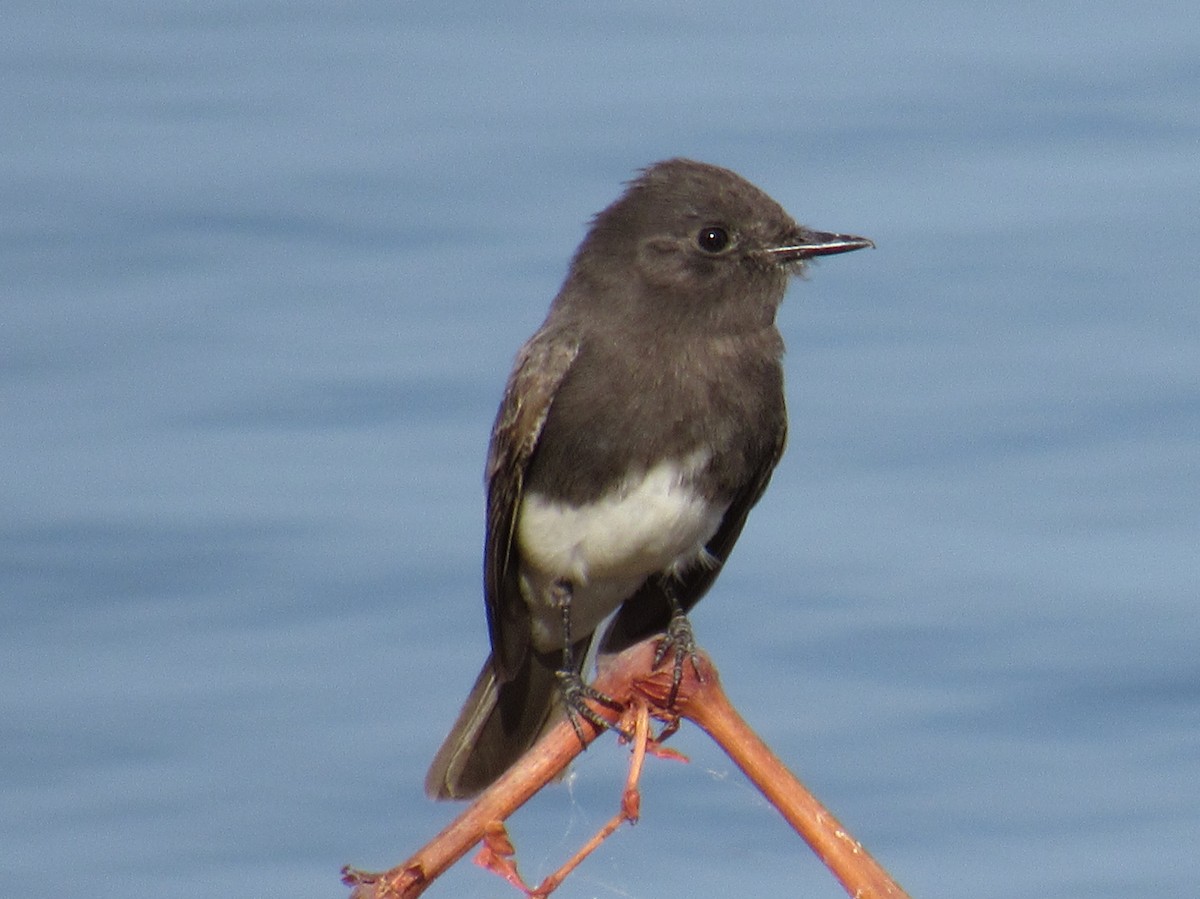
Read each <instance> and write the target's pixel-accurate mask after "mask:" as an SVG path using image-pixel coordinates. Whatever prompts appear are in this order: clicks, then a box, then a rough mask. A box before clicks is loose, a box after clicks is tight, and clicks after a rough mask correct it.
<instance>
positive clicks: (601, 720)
mask: <svg viewBox="0 0 1200 899" xmlns="http://www.w3.org/2000/svg"><path fill="white" fill-rule="evenodd" d="M557 676H558V689H559V692H560V693H561V694H562V699H563V706H564V708H566V710H567V718H568V719H569V720H570V722H571V727H573V728H575V736H577V737H579V742H580V744H581V745H582V746H584V747H585V748H586V746H587V739H586V738H585V736H584V733H583V725H582V724H581V723H580V721H581V719H584V720H586V721H587V722H588V723H589V724H591V725H592V726H593V727H594V728H596V730H598V731H605V730H608V729H609V728H610V727H613V726H614V725H613V724H612V723H611V722H609V721H608V720H607V719H606V718H605V717H604V716H603V715H601V714H599V713H598V712H597V711H596V710H595V709H593V708H592V707H591V706H590V705H588V700H589V699H590V700H592V701H593V702H598V703H600V704H601V705H603V706H607V707H608V708H610V709H613V710H615V711H618V712H619V711H622V710H623V709H624V708H625V707H624V706H623V705H621V703H619V702H617V701H616V700H615V699H613V698H612V697H611V696H609V695H608V694H607V693H601V692H600V691H599V690H597V689H596V688H595V687H593V686H592V685H591V684H588V683H584V680H583V678H582V677H581V676H580V675H579V674H578V673H577V672H576V671H573V670H567V671H559V672H558V673H557Z"/></svg>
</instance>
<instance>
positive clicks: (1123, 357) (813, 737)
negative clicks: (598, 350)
mask: <svg viewBox="0 0 1200 899" xmlns="http://www.w3.org/2000/svg"><path fill="white" fill-rule="evenodd" d="M0 83H3V85H4V87H3V90H2V91H0V122H3V126H2V128H0V172H2V176H0V415H2V419H0V420H2V427H0V893H2V894H3V895H5V896H14V897H15V896H30V895H38V896H41V895H54V896H61V897H73V896H88V897H93V899H108V897H112V899H116V897H120V899H142V897H158V896H162V895H171V896H177V897H217V896H230V895H241V896H254V897H258V896H264V897H266V896H281V897H283V896H286V897H328V896H333V897H337V896H341V895H344V894H345V891H344V888H343V887H342V886H341V885H340V884H339V883H338V881H337V874H338V869H339V867H340V866H341V865H342V864H343V863H346V862H352V863H355V864H358V865H361V866H364V867H367V868H371V867H386V866H388V865H391V864H394V863H397V862H399V861H400V860H402V859H403V858H404V857H405V856H407V854H408V853H409V852H411V851H412V850H414V849H415V848H416V847H417V846H418V845H420V844H421V843H422V842H423V841H424V840H425V839H426V838H427V837H428V836H429V835H431V834H432V833H433V832H435V831H436V830H437V829H438V828H439V827H440V826H441V825H442V824H443V823H445V822H446V821H447V820H448V819H449V816H450V815H451V814H452V812H453V811H454V807H453V806H447V805H439V804H434V803H431V802H429V801H427V800H426V799H425V798H424V797H423V795H422V791H421V782H422V778H423V775H424V770H425V766H426V765H427V763H428V761H429V759H430V757H431V755H432V753H433V751H434V749H435V747H436V746H437V744H438V742H439V740H440V738H441V736H442V734H443V733H444V732H445V730H446V728H447V727H448V726H449V724H450V722H451V720H452V718H453V716H454V714H455V712H456V711H457V708H458V705H459V702H460V701H461V699H462V697H463V695H464V694H465V691H466V689H467V687H468V685H469V683H470V681H471V679H472V678H473V676H474V674H475V671H476V669H477V667H478V665H479V663H480V661H481V660H482V658H483V656H484V654H485V652H486V635H485V629H484V621H483V612H482V603H481V598H480V586H479V568H480V545H481V539H482V527H483V524H482V521H483V515H482V498H483V493H482V484H481V468H482V461H483V453H484V447H485V443H486V439H487V432H488V429H489V426H490V423H491V417H492V414H493V411H494V408H495V404H496V402H497V400H498V398H499V392H500V389H501V386H502V384H503V379H504V377H505V375H506V374H507V371H508V368H509V364H510V361H511V358H512V355H513V353H514V351H515V350H516V348H517V346H518V345H519V344H520V342H521V341H522V340H523V339H524V337H525V336H526V335H527V334H528V333H530V332H531V331H532V330H533V329H534V328H535V327H536V326H537V324H538V323H539V322H540V320H541V317H542V315H543V314H544V311H545V308H546V305H547V303H548V302H549V300H550V298H551V296H552V295H553V294H554V292H555V290H556V289H557V286H558V284H559V282H560V280H561V277H562V275H563V273H564V270H565V266H566V262H567V260H568V258H569V256H570V254H571V252H572V250H573V249H574V247H575V245H576V244H577V242H578V241H579V239H580V237H581V236H582V234H583V231H584V228H585V226H586V222H587V219H588V217H589V216H590V215H591V214H592V213H594V212H595V211H597V210H598V209H600V208H602V207H603V206H604V205H606V204H607V203H608V202H609V201H610V200H611V199H612V198H613V197H615V196H616V194H617V193H618V191H619V190H620V184H621V182H622V181H623V180H625V179H627V178H629V177H631V176H632V175H633V174H634V172H635V170H636V169H637V168H638V167H639V166H642V165H645V164H647V163H649V162H652V161H654V160H657V159H661V158H665V157H668V156H674V155H688V156H692V157H696V158H700V159H704V160H707V161H711V162H716V163H719V164H723V165H727V166H730V167H732V168H734V169H736V170H738V171H740V172H742V173H743V174H744V175H746V176H747V177H749V178H750V179H751V180H753V181H755V182H756V183H758V184H760V185H761V186H762V187H763V188H764V189H766V190H767V191H768V192H769V193H771V194H772V195H773V196H775V197H776V198H777V199H778V200H779V201H780V202H781V203H783V205H784V206H785V207H787V208H788V209H789V210H790V211H791V212H792V213H793V214H794V215H795V216H796V217H797V218H799V219H800V220H801V221H804V222H806V223H808V224H810V225H813V226H815V227H819V228H822V229H827V230H843V231H850V232H854V233H860V234H865V235H868V236H870V237H872V238H874V239H875V240H876V242H877V243H878V249H877V250H875V251H874V252H862V253H856V254H853V255H851V256H844V257H838V258H836V259H831V260H826V261H824V262H823V263H822V264H820V265H818V266H815V267H814V269H813V271H812V274H811V277H810V278H809V279H808V280H807V281H804V282H800V283H796V284H795V285H794V286H793V288H792V290H791V293H790V294H789V298H788V300H787V302H786V303H785V305H784V308H783V310H782V312H781V317H780V324H781V328H782V330H783V332H784V334H785V337H786V338H787V341H788V345H789V355H788V360H787V363H788V388H789V401H790V411H791V421H792V439H791V444H790V447H789V450H788V453H787V455H786V457H785V459H784V461H783V463H782V464H781V466H780V469H779V472H778V474H777V475H776V478H775V481H774V483H773V484H772V488H771V490H770V492H769V494H768V496H767V497H766V498H765V499H764V500H763V502H762V503H761V505H760V507H759V508H758V509H757V510H756V511H755V513H754V515H753V516H752V517H751V519H750V522H749V525H748V527H747V528H746V531H745V533H744V535H743V537H742V539H741V542H740V544H739V545H738V547H737V550H736V552H735V553H734V555H733V558H732V560H731V562H730V564H729V566H728V567H727V569H726V571H725V572H724V574H723V576H722V577H721V579H720V581H719V582H718V585H717V587H716V589H715V590H714V591H713V593H712V594H711V595H710V596H709V597H708V598H707V599H706V600H705V602H704V603H702V604H701V605H700V606H699V607H698V609H697V611H696V614H695V615H694V624H695V626H696V629H697V632H698V635H699V637H700V639H701V642H702V643H703V645H704V646H705V647H706V648H707V649H708V650H709V651H710V652H711V653H712V655H713V656H714V658H715V660H716V661H717V664H718V665H719V666H720V667H721V669H722V671H723V673H724V678H725V681H726V683H727V687H728V689H729V691H730V693H731V694H732V695H733V697H734V699H735V700H736V701H737V702H738V703H739V705H740V707H741V708H742V710H743V712H744V713H745V714H746V716H747V717H748V718H749V719H750V720H751V722H752V723H754V724H755V725H756V726H757V727H758V728H759V729H760V730H761V732H762V733H763V735H764V736H765V737H766V738H767V740H768V741H769V742H770V743H771V744H772V745H773V746H774V748H775V749H776V750H777V751H778V753H779V754H780V755H781V756H782V757H783V758H784V759H785V760H786V761H787V762H788V764H789V765H791V766H792V767H793V768H794V769H795V770H796V771H797V772H798V773H800V775H801V776H802V777H803V778H804V779H805V780H806V781H807V782H808V784H809V785H810V786H811V787H812V788H813V789H814V790H815V792H816V793H817V794H818V795H819V796H820V797H821V798H822V799H823V800H824V801H825V802H826V803H827V804H828V805H829V806H830V808H831V809H832V810H833V811H834V812H835V813H836V814H837V815H839V816H840V817H841V818H842V820H843V821H844V822H845V824H846V825H847V826H848V827H849V828H850V829H851V830H852V831H853V832H854V834H855V835H856V836H857V837H859V838H860V839H861V840H862V841H863V842H864V843H865V844H866V845H867V846H868V848H870V850H871V851H872V852H873V853H874V854H875V855H876V856H877V857H878V858H879V859H880V860H881V861H882V862H883V863H884V864H885V865H886V866H887V867H888V868H889V869H890V870H891V871H892V872H893V873H894V874H895V875H896V876H897V878H898V879H899V880H900V881H901V882H902V883H903V884H904V885H905V886H906V887H907V888H908V889H909V890H910V891H911V893H912V894H913V895H914V896H918V897H947V899H949V897H960V896H964V895H970V896H973V897H995V899H1001V897H1005V899H1009V897H1046V896H1057V897H1066V896H1080V897H1089V899H1103V897H1112V899H1118V897H1119V899H1128V897H1143V896H1147V897H1148V896H1154V897H1157V899H1164V897H1194V896H1195V895H1197V887H1196V884H1197V882H1200V851H1197V847H1200V623H1198V622H1200V615H1198V610H1197V605H1198V599H1200V589H1198V587H1200V465H1198V461H1200V302H1198V300H1200V296H1198V292H1197V284H1198V282H1200V277H1198V276H1200V263H1198V260H1200V252H1198V250H1197V247H1200V215H1198V214H1197V211H1198V209H1200V24H1198V20H1197V17H1196V13H1195V9H1194V4H1191V3H1182V2H1181V3H1162V4H1152V5H1149V6H1147V5H1146V4H1133V3H1121V2H1113V0H1100V2H1089V3H1082V2H1066V3H1059V4H1044V3H1043V4H1026V3H1021V4H1013V5H1008V6H1006V5H1003V4H998V5H997V4H993V5H991V6H985V5H980V4H954V3H949V2H944V0H943V2H931V3H921V4H918V3H911V2H899V3H889V4H883V3H870V2H868V3H865V4H842V5H829V4H794V3H782V2H766V0H763V2H747V3H742V4H716V3H704V2H701V3H695V2H693V3H658V4H642V3H628V2H626V3H613V4H588V5H583V4H579V5H568V4H555V3H497V4H467V3H461V2H441V3H437V4H434V3H425V2H405V0H388V2H376V0H367V2H345V3H327V2H326V3H314V2H310V0H294V2H288V3H280V2H261V0H239V2H236V3H234V2H214V3H207V4H199V3H182V2H178V3H147V2H137V0H113V2H86V3H84V2H78V0H65V2H62V3H58V4H44V3H31V2H23V0H16V2H11V3H9V4H8V7H7V13H6V15H5V27H4V29H3V31H2V33H0ZM676 746H677V748H680V749H681V750H683V751H686V752H688V753H689V754H690V755H691V756H692V757H693V762H692V764H691V765H689V766H675V765H669V764H665V763H663V764H658V765H655V766H653V768H652V770H651V771H650V773H649V774H648V778H647V784H646V788H647V794H646V797H645V800H644V812H645V820H644V821H643V822H642V823H641V824H640V825H638V826H637V827H636V828H634V829H632V830H626V831H624V832H622V833H620V834H619V835H618V836H616V837H615V838H614V839H613V840H612V841H611V843H610V844H609V845H608V846H606V847H605V848H604V849H602V850H601V852H600V853H599V855H598V856H596V857H595V858H594V859H592V860H590V861H589V862H588V863H586V864H585V865H584V866H583V867H582V868H581V869H580V870H579V871H578V872H577V873H576V874H575V876H574V877H573V878H572V879H571V880H570V881H569V882H568V884H567V886H566V887H564V888H563V891H562V893H561V895H563V896H596V897H664V896H687V895H710V896H731V895H741V896H750V895H753V896H767V895H780V896H782V895H805V896H829V897H836V896H840V895H842V892H841V890H840V888H839V887H838V886H837V885H836V883H835V882H834V881H833V880H832V878H830V876H829V875H828V874H827V872H825V870H824V869H823V868H822V867H821V866H820V864H819V863H817V862H816V861H815V860H814V859H813V858H812V856H811V855H810V854H809V853H808V851H807V849H806V848H805V847H804V846H803V845H802V844H800V842H799V841H798V840H797V839H796V838H795V837H794V836H793V835H792V834H791V833H790V832H789V831H788V830H787V828H786V827H785V826H784V825H783V824H782V822H781V821H780V820H779V819H778V817H777V816H776V815H775V813H774V812H773V811H772V810H771V809H770V808H769V807H767V806H766V805H765V804H764V802H763V801H762V800H761V799H760V798H758V797H757V795H756V794H754V793H753V792H752V790H751V789H750V788H749V787H748V786H747V785H746V784H745V782H744V781H743V779H742V778H741V776H740V774H738V773H737V772H736V770H733V769H732V766H731V765H730V763H729V762H728V761H726V760H725V759H724V758H723V757H722V756H720V755H719V754H718V753H717V752H716V751H715V750H713V749H712V748H711V747H710V746H709V745H708V744H707V743H706V741H705V740H704V739H702V738H701V737H700V736H699V735H698V734H697V733H696V732H695V731H694V730H685V732H684V733H682V734H681V735H680V736H679V737H678V739H677V741H676ZM624 757H625V756H624V753H623V751H622V750H619V749H617V748H616V747H615V745H613V744H612V743H611V742H610V743H608V744H605V745H602V746H600V747H597V748H596V749H594V750H593V751H591V752H589V753H588V754H587V757H586V758H585V760H584V762H583V763H582V764H580V765H579V766H577V771H576V774H575V776H574V777H573V779H572V781H571V782H570V784H569V785H567V786H564V787H560V788H558V789H555V790H552V791H550V792H549V793H548V794H547V795H546V796H544V797H542V798H540V799H539V800H538V802H537V803H535V806H534V808H532V809H530V810H529V811H527V812H525V813H523V814H522V815H520V816H518V818H517V819H516V820H515V821H514V824H513V834H514V837H515V838H516V840H517V842H518V845H519V848H520V850H521V855H520V860H521V863H522V865H523V867H524V869H525V870H526V872H527V874H528V875H529V877H530V878H531V879H534V880H536V879H538V878H539V877H540V876H542V875H543V874H545V873H546V872H547V871H548V870H550V869H552V868H553V867H554V865H555V864H556V863H557V861H558V860H560V859H561V858H562V857H564V856H565V855H566V854H568V853H569V852H570V851H571V850H572V849H573V848H574V847H575V846H576V845H577V844H578V843H579V842H581V841H582V840H583V839H584V838H585V837H586V835H587V834H589V833H590V832H591V831H592V830H593V829H594V828H596V827H598V826H599V825H600V824H601V823H602V822H603V821H604V820H605V819H606V818H607V816H608V815H609V814H610V813H611V811H612V810H613V809H614V807H615V803H616V800H617V789H618V782H619V778H620V776H621V771H622V766H623V764H624ZM429 895H431V896H436V895H441V896H501V895H515V894H514V893H511V892H509V890H508V888H507V887H506V886H505V885H504V884H502V883H500V882H499V881H497V880H495V879H494V878H492V877H491V876H490V875H488V874H486V873H484V872H482V871H480V870H478V869H475V868H473V867H472V866H471V865H470V864H467V863H464V864H463V865H462V866H460V867H459V868H458V869H456V870H455V871H454V872H452V873H451V874H450V875H449V876H448V877H447V878H446V880H445V882H444V883H440V884H438V885H437V886H435V887H434V889H433V890H431V891H430V893H429Z"/></svg>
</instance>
